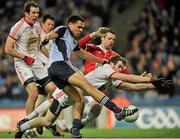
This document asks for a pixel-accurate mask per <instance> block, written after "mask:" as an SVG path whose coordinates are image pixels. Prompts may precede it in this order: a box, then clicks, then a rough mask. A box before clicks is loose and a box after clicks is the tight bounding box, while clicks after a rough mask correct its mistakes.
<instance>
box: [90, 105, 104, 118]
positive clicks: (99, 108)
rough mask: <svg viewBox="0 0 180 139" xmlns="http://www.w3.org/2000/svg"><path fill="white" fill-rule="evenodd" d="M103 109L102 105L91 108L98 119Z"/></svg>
mask: <svg viewBox="0 0 180 139" xmlns="http://www.w3.org/2000/svg"><path fill="white" fill-rule="evenodd" d="M101 109H102V106H101V105H100V104H94V105H93V106H92V108H91V113H92V114H93V115H94V116H96V117H97V116H99V114H100V113H101Z"/></svg>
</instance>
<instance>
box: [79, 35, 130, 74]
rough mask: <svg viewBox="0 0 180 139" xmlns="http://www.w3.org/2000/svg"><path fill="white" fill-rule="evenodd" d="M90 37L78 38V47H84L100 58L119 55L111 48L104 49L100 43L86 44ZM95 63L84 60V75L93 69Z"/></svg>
mask: <svg viewBox="0 0 180 139" xmlns="http://www.w3.org/2000/svg"><path fill="white" fill-rule="evenodd" d="M90 39H91V38H90V36H89V35H87V36H85V37H83V38H82V39H80V40H79V41H78V45H79V47H81V48H82V49H84V50H86V51H88V52H90V53H92V54H93V55H95V56H97V57H99V58H102V59H107V60H109V59H110V58H111V57H114V56H117V55H119V54H118V53H116V52H114V51H113V50H106V49H104V48H102V47H101V45H94V44H86V43H87V42H88V41H89V40H90ZM96 64H97V62H94V61H89V60H86V62H85V65H84V74H85V75H86V74H88V73H89V72H91V71H93V70H95V69H96ZM126 70H127V69H126ZM126 72H127V71H126Z"/></svg>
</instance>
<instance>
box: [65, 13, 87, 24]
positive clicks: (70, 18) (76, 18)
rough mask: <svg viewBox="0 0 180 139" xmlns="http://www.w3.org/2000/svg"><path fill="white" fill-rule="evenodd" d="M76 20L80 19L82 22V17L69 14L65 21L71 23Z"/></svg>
mask: <svg viewBox="0 0 180 139" xmlns="http://www.w3.org/2000/svg"><path fill="white" fill-rule="evenodd" d="M77 21H82V22H84V19H83V18H82V17H81V16H79V15H71V16H70V17H69V18H68V21H67V23H68V24H69V23H70V22H71V23H76V22H77Z"/></svg>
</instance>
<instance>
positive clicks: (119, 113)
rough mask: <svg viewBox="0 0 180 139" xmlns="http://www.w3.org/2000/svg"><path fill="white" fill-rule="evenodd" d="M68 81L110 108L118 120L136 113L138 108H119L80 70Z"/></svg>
mask: <svg viewBox="0 0 180 139" xmlns="http://www.w3.org/2000/svg"><path fill="white" fill-rule="evenodd" d="M68 82H69V83H70V84H72V85H74V86H77V87H79V88H81V89H83V90H84V91H85V92H87V93H88V94H89V95H91V96H92V97H93V98H94V99H95V100H96V101H97V102H99V103H100V104H102V105H104V106H105V107H107V108H108V109H110V110H111V111H113V112H114V114H115V116H116V118H117V120H122V119H123V118H124V117H126V116H129V115H132V114H134V113H135V112H136V111H138V109H137V110H136V109H134V110H128V109H123V108H119V107H117V106H116V104H115V103H113V102H112V101H111V100H110V99H109V98H108V97H107V96H105V95H104V94H103V93H102V92H100V91H99V90H97V89H96V88H95V87H94V86H93V85H92V84H90V83H89V82H88V81H87V80H86V79H85V78H84V76H83V75H82V74H81V73H80V72H76V73H74V74H73V75H72V76H71V77H69V78H68Z"/></svg>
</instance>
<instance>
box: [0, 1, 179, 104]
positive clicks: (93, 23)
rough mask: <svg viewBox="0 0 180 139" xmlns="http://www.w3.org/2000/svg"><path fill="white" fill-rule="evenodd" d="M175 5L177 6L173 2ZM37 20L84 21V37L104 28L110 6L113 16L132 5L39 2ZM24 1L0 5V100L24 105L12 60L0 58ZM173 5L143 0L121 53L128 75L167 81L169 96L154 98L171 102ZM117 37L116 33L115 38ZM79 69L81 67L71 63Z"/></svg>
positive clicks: (175, 64)
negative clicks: (73, 16)
mask: <svg viewBox="0 0 180 139" xmlns="http://www.w3.org/2000/svg"><path fill="white" fill-rule="evenodd" d="M177 1H178V0H177ZM37 2H38V4H39V5H40V7H41V14H42V13H43V14H47V13H48V14H51V15H53V16H54V17H55V19H56V25H62V24H65V21H66V18H67V17H68V16H69V15H71V14H72V13H75V14H76V13H77V14H80V15H81V16H83V17H84V18H85V20H86V24H87V28H86V29H85V30H86V32H85V34H86V33H88V32H91V31H94V30H95V29H96V28H97V27H100V26H108V25H109V23H110V21H111V11H112V8H113V7H114V5H116V7H117V11H118V12H119V14H121V12H123V11H124V10H126V8H127V7H129V6H130V5H131V6H132V3H133V2H135V1H134V0H71V1H68V0H39V1H37ZM23 5H24V0H16V1H14V0H1V1H0V18H1V22H0V99H4V98H8V99H9V98H10V99H16V100H19V99H23V100H25V99H26V95H27V93H25V89H24V88H23V87H22V85H21V84H20V82H19V80H18V78H17V77H16V73H15V72H14V65H13V59H12V57H9V56H7V55H4V53H3V46H4V44H5V40H6V37H7V35H8V33H9V29H10V27H11V26H12V25H14V23H15V22H16V21H18V20H19V19H20V18H21V17H22V16H23ZM179 15H180V13H179V11H178V9H177V5H176V1H175V0H174V1H173V0H156V1H155V0H149V1H147V2H146V3H145V6H144V8H143V9H142V11H141V13H140V16H139V17H138V18H139V19H138V20H137V22H135V23H134V24H133V25H132V29H131V30H130V31H129V35H128V36H127V37H128V39H127V41H128V47H127V52H126V53H125V54H124V56H125V57H126V58H127V59H128V61H129V64H128V65H129V66H128V69H129V71H130V73H134V74H141V73H142V72H143V71H147V72H151V73H152V74H153V75H155V76H156V77H164V78H167V79H172V80H173V81H174V83H175V85H174V87H173V88H172V89H171V90H167V91H165V92H164V91H163V92H159V95H160V96H167V97H168V98H169V97H173V96H174V95H178V92H180V64H179V63H180V62H179V61H180V47H179V44H180V42H179V41H180V20H179ZM117 34H118V32H117ZM73 60H74V63H76V64H78V65H79V66H78V67H79V68H82V64H83V61H79V60H78V59H77V58H76V57H73Z"/></svg>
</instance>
